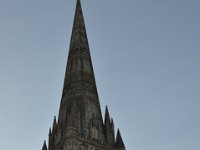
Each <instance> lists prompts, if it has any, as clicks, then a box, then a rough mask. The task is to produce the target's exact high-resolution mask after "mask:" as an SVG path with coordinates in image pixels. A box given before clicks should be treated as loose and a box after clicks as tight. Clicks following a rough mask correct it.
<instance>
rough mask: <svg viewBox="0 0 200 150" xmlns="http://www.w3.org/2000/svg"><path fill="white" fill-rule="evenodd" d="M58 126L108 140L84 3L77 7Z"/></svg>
mask: <svg viewBox="0 0 200 150" xmlns="http://www.w3.org/2000/svg"><path fill="white" fill-rule="evenodd" d="M91 122H93V126H91ZM94 122H95V123H94ZM58 125H59V126H61V128H62V129H63V128H66V127H67V128H68V127H73V128H75V129H76V130H77V131H79V132H80V134H81V135H83V136H91V137H93V136H94V137H93V138H97V139H99V138H100V139H101V140H105V137H104V134H103V120H102V115H101V110H100V104H99V98H98V94H97V88H96V83H95V77H94V71H93V66H92V61H91V56H90V49H89V44H88V39H87V34H86V29H85V23H84V17H83V12H82V8H81V3H80V0H77V4H76V11H75V16H74V23H73V29H72V35H71V41H70V47H69V55H68V62H67V68H66V74H65V80H64V87H63V94H62V99H61V104H60V112H59V118H58ZM91 128H93V129H91ZM95 130H97V131H95ZM93 132H95V135H93V134H94V133H93Z"/></svg>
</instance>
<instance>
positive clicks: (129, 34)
mask: <svg viewBox="0 0 200 150" xmlns="http://www.w3.org/2000/svg"><path fill="white" fill-rule="evenodd" d="M82 7H83V11H84V16H85V22H86V28H87V34H88V38H89V43H90V49H91V55H92V60H93V66H94V71H95V76H96V81H97V88H98V92H99V97H100V102H101V107H102V112H103V113H104V108H105V105H108V107H109V110H110V115H111V116H112V117H113V118H114V122H115V127H116V129H117V128H120V130H121V133H122V137H123V139H124V143H125V144H126V148H127V150H197V149H199V147H200V118H199V116H200V19H199V15H200V1H199V0H82ZM74 10H75V0H0V120H1V121H0V150H41V147H42V144H43V141H44V140H47V137H48V130H49V127H50V126H51V125H52V122H53V116H55V115H57V114H58V109H59V103H60V99H61V93H62V86H63V81H64V73H65V67H66V62H67V55H68V47H69V40H70V35H71V29H72V23H73V16H74Z"/></svg>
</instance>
